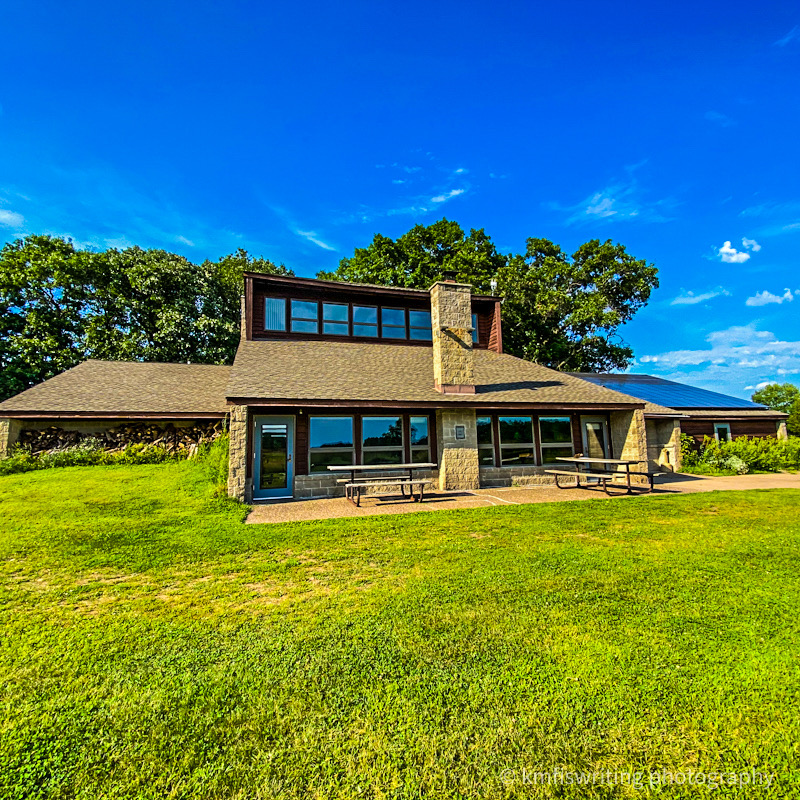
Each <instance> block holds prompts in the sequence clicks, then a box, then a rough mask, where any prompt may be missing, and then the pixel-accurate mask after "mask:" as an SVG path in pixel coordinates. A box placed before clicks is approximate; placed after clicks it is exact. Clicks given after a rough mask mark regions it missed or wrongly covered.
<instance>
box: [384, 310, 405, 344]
mask: <svg viewBox="0 0 800 800" xmlns="http://www.w3.org/2000/svg"><path fill="white" fill-rule="evenodd" d="M381 336H383V337H384V339H405V338H406V310H405V309H404V308H382V309H381Z"/></svg>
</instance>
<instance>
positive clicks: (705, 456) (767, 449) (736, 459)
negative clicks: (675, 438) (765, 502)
mask: <svg viewBox="0 0 800 800" xmlns="http://www.w3.org/2000/svg"><path fill="white" fill-rule="evenodd" d="M681 455H682V457H683V469H684V471H686V472H709V471H718V472H725V473H731V474H735V475H745V474H746V473H748V472H751V471H753V470H756V471H758V472H780V471H781V470H796V469H800V438H797V437H790V438H789V439H776V438H773V437H762V438H758V437H748V436H739V437H738V438H736V439H734V440H733V441H730V442H718V441H717V440H716V439H712V438H711V437H710V436H706V438H705V439H704V440H703V443H702V445H700V446H699V447H698V446H697V445H696V444H695V443H694V440H693V439H692V437H691V436H687V435H685V434H684V435H683V436H681Z"/></svg>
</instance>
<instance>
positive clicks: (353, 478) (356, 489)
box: [328, 462, 437, 506]
mask: <svg viewBox="0 0 800 800" xmlns="http://www.w3.org/2000/svg"><path fill="white" fill-rule="evenodd" d="M436 467H437V465H436V464H432V463H427V462H425V463H419V464H344V465H337V466H329V467H328V470H329V471H330V472H342V473H346V472H349V473H350V477H349V479H348V478H345V479H344V480H343V482H344V484H345V487H344V493H345V497H347V499H348V500H349V501H350V502H351V503H353V505H355V506H360V505H361V493H362V491H363V490H364V489H369V488H370V487H374V486H399V487H400V494H401V495H402V496H403V497H405V496H406V492H405V490H406V487H408V493H409V495H410V496H411V499H412V500H413V501H414V502H415V503H417V502H419V503H421V502H422V499H423V495H424V493H425V484H426V483H428V481H429V479H428V478H415V477H414V471H415V470H419V469H436ZM398 471H407V472H408V477H394V476H392V477H388V478H380V477H377V478H376V477H375V476H374V475H370V476H367V477H364V476H361V475H359V476H357V475H356V473H363V472H398ZM340 482H342V481H340ZM415 486H416V487H417V494H418V497H414V487H415Z"/></svg>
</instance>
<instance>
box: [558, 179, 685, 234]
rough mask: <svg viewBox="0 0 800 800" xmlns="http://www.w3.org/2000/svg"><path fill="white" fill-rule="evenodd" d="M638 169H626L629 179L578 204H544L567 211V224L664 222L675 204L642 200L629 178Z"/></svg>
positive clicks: (666, 200) (635, 185) (673, 202)
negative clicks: (628, 221) (624, 221)
mask: <svg viewBox="0 0 800 800" xmlns="http://www.w3.org/2000/svg"><path fill="white" fill-rule="evenodd" d="M640 166H642V164H634V165H633V166H631V167H628V168H627V172H628V175H629V177H628V178H627V179H626V180H620V181H616V182H614V183H611V184H609V185H608V186H606V187H605V188H604V189H600V190H599V191H596V192H593V193H592V194H590V195H589V196H588V197H586V198H585V199H583V200H581V201H580V202H579V203H575V204H574V205H567V206H565V205H561V204H560V203H557V202H556V203H549V204H547V205H548V207H549V208H551V209H553V210H556V211H566V212H568V216H567V218H566V220H565V223H566V224H567V225H580V224H587V223H594V224H596V223H597V222H599V221H603V220H606V221H611V220H613V221H615V222H616V221H621V220H640V221H642V222H668V221H669V220H670V219H671V217H669V216H667V214H666V213H665V212H667V211H668V210H669V209H670V208H673V207H674V206H675V205H676V203H675V201H674V200H672V199H669V198H665V199H662V200H647V199H645V197H644V196H643V195H644V193H643V192H642V190H641V188H640V186H639V183H638V181H637V180H636V178H635V177H634V176H633V172H634V171H635V170H636V169H638V168H639V167H640Z"/></svg>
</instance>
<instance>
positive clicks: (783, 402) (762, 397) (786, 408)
mask: <svg viewBox="0 0 800 800" xmlns="http://www.w3.org/2000/svg"><path fill="white" fill-rule="evenodd" d="M799 399H800V389H798V388H797V387H796V386H794V385H793V384H791V383H770V384H768V385H767V386H765V387H764V388H763V389H759V390H758V391H757V392H753V396H752V400H753V402H754V403H760V404H761V405H762V406H767V408H772V409H774V410H775V411H783V412H784V413H785V414H789V413H790V412H791V410H792V406H793V405H794V404H795V403H796V402H797V400H799Z"/></svg>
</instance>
